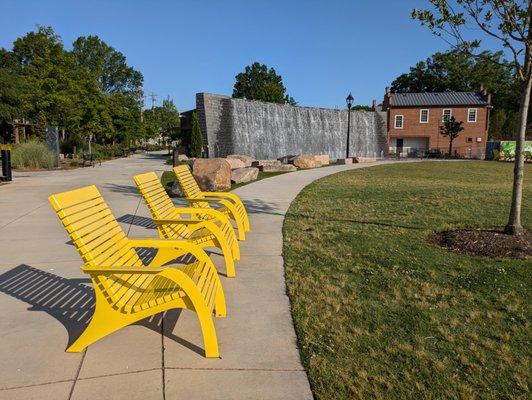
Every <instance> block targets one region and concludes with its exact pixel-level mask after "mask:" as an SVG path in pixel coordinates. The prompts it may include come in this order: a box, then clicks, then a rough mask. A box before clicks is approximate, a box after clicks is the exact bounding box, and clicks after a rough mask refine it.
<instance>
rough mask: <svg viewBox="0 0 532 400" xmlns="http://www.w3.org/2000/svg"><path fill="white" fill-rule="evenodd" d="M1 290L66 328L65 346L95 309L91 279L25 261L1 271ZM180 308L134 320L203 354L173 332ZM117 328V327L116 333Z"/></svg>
mask: <svg viewBox="0 0 532 400" xmlns="http://www.w3.org/2000/svg"><path fill="white" fill-rule="evenodd" d="M0 293H5V294H7V295H9V296H12V297H14V298H16V299H18V300H21V301H23V302H25V303H28V304H29V305H30V306H31V307H30V308H28V310H29V311H44V312H46V313H47V314H49V315H51V316H52V317H54V318H55V319H56V320H58V321H59V322H60V323H61V324H62V325H63V326H64V327H65V329H66V330H67V333H68V344H67V346H66V348H68V347H69V346H70V345H71V344H72V343H74V341H75V340H76V339H77V338H78V337H79V335H81V333H82V332H83V330H84V329H85V327H86V326H87V325H88V323H89V321H90V319H91V318H92V315H93V313H94V305H95V300H94V293H93V290H92V288H91V286H90V279H87V278H81V279H67V278H63V277H61V276H58V275H54V274H52V273H49V272H46V271H43V270H40V269H37V268H34V267H31V266H29V265H26V264H21V265H18V266H17V267H15V268H13V269H11V270H9V271H7V272H5V273H3V274H1V275H0ZM181 311H182V310H179V309H178V310H169V311H167V312H165V313H164V314H161V313H159V314H156V315H154V316H152V317H150V318H146V319H144V320H142V321H139V322H137V323H135V324H134V325H140V326H144V327H146V328H149V329H151V330H153V331H154V332H157V333H159V334H161V333H162V334H164V336H166V337H167V338H169V339H171V340H174V341H175V342H177V343H179V344H180V345H182V346H184V347H187V348H188V349H190V350H192V351H194V352H196V353H198V354H200V355H203V349H202V348H200V347H199V346H196V345H195V344H193V343H190V342H189V341H187V340H185V339H183V338H181V337H179V336H176V335H174V334H173V330H174V328H175V326H176V323H177V321H178V319H179V316H180V314H181ZM119 332H120V331H118V334H119Z"/></svg>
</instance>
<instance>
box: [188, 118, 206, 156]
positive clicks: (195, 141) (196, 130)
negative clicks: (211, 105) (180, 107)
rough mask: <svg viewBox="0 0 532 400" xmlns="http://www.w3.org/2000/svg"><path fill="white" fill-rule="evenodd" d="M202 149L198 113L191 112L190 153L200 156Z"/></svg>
mask: <svg viewBox="0 0 532 400" xmlns="http://www.w3.org/2000/svg"><path fill="white" fill-rule="evenodd" d="M202 150H203V136H202V134H201V128H200V124H199V119H198V114H196V113H193V114H192V134H191V138H190V155H191V156H192V157H201V156H202Z"/></svg>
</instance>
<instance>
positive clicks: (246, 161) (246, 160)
mask: <svg viewBox="0 0 532 400" xmlns="http://www.w3.org/2000/svg"><path fill="white" fill-rule="evenodd" d="M226 159H227V160H228V161H229V159H233V160H240V161H242V162H243V163H244V167H251V163H252V162H253V158H251V157H250V156H243V155H240V154H229V155H228V156H227V157H226Z"/></svg>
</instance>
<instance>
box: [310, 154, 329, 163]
mask: <svg viewBox="0 0 532 400" xmlns="http://www.w3.org/2000/svg"><path fill="white" fill-rule="evenodd" d="M314 159H315V160H316V161H318V162H319V163H320V164H321V165H329V164H330V163H331V158H330V157H329V155H328V154H316V155H315V156H314Z"/></svg>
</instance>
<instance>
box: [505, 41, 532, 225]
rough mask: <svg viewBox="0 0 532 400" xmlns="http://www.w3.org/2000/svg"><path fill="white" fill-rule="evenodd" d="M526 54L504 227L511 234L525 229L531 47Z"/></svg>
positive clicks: (531, 81)
mask: <svg viewBox="0 0 532 400" xmlns="http://www.w3.org/2000/svg"><path fill="white" fill-rule="evenodd" d="M525 54H526V55H525V57H526V61H525V64H526V66H525V71H526V72H525V73H526V81H525V82H524V83H523V86H522V91H521V101H520V104H519V133H518V136H517V138H516V146H515V162H514V185H513V190H512V205H511V207H510V217H509V218H508V224H507V225H506V227H505V228H504V232H505V233H508V234H510V235H517V234H519V233H521V232H522V231H523V227H522V225H521V200H522V198H523V173H524V164H525V157H524V146H525V135H526V123H527V118H528V106H529V104H530V88H531V85H532V75H531V73H530V71H529V69H530V66H529V64H530V62H531V58H532V53H531V49H526V53H525ZM527 67H528V68H527Z"/></svg>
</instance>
